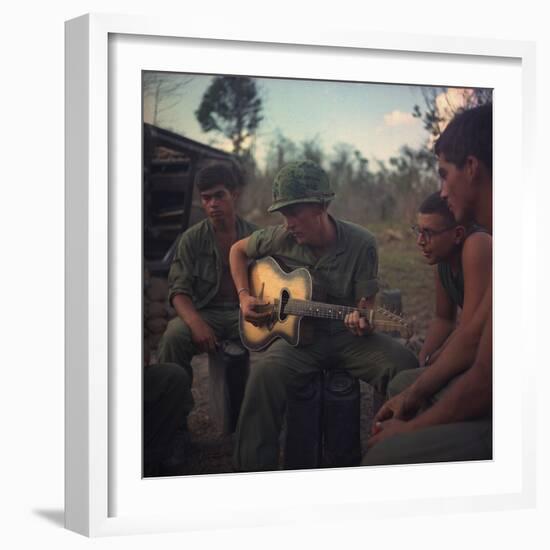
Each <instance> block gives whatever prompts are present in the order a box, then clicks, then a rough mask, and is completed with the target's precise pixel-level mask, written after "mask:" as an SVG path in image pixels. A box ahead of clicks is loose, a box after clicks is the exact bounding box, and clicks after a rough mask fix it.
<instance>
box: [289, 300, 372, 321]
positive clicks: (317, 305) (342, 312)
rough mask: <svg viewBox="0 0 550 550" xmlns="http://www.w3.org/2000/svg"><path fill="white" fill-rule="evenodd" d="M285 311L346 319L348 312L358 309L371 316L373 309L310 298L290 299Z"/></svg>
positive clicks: (361, 313)
mask: <svg viewBox="0 0 550 550" xmlns="http://www.w3.org/2000/svg"><path fill="white" fill-rule="evenodd" d="M284 311H285V313H286V314H288V315H299V316H300V317H318V318H322V319H341V320H344V318H345V316H346V315H347V314H348V313H353V312H354V311H358V312H359V314H360V315H361V316H362V317H369V316H370V314H371V312H372V310H370V309H359V308H356V307H351V306H339V305H334V304H325V303H323V302H312V301H310V300H296V299H290V300H288V302H287V303H286V304H285V306H284Z"/></svg>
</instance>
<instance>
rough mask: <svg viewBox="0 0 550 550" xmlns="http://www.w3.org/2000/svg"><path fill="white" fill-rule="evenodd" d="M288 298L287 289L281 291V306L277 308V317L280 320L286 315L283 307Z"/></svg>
mask: <svg viewBox="0 0 550 550" xmlns="http://www.w3.org/2000/svg"><path fill="white" fill-rule="evenodd" d="M289 299H290V293H289V292H288V290H283V291H281V302H280V303H281V307H280V309H279V319H280V320H281V321H284V320H285V319H286V318H287V317H288V315H287V314H286V313H285V307H286V305H287V303H288V300H289Z"/></svg>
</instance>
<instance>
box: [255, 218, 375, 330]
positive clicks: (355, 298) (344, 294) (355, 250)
mask: <svg viewBox="0 0 550 550" xmlns="http://www.w3.org/2000/svg"><path fill="white" fill-rule="evenodd" d="M330 219H331V220H332V221H333V222H334V223H335V225H336V235H337V238H336V243H335V244H334V246H333V247H332V248H331V249H330V250H329V251H328V252H326V253H325V254H324V255H323V256H321V257H320V258H317V257H316V256H315V254H314V253H313V251H312V249H311V248H310V247H309V246H307V245H303V244H299V243H297V242H296V240H295V239H294V237H293V236H292V234H291V233H290V232H288V231H287V230H286V229H285V228H284V226H282V225H278V226H272V227H266V228H264V229H259V230H258V231H255V232H254V233H252V235H251V236H250V239H249V241H248V247H247V250H246V253H247V256H248V257H249V258H253V259H257V258H262V257H264V256H273V257H274V258H275V259H276V260H278V261H279V262H280V263H281V264H282V265H283V267H286V268H287V269H289V270H294V269H296V268H298V267H305V268H307V269H308V271H309V272H310V273H311V276H312V278H313V283H314V286H316V287H318V288H319V289H320V290H321V292H322V293H323V294H325V296H324V301H325V302H327V303H330V304H339V305H346V306H356V305H357V302H359V300H360V299H361V298H362V297H363V296H364V297H365V298H368V297H369V296H373V295H374V294H376V293H377V292H378V279H377V277H378V248H377V245H376V240H375V238H374V236H373V235H372V233H370V232H369V231H367V230H366V229H365V228H364V227H361V226H359V225H356V224H354V223H351V222H347V221H342V220H336V219H334V218H332V216H331V217H330ZM340 323H341V321H340Z"/></svg>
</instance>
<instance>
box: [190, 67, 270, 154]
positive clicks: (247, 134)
mask: <svg viewBox="0 0 550 550" xmlns="http://www.w3.org/2000/svg"><path fill="white" fill-rule="evenodd" d="M261 112H262V99H261V97H260V95H259V92H258V88H257V86H256V83H255V81H254V79H252V78H249V77H243V76H217V77H215V78H214V79H213V80H212V83H211V84H210V86H209V87H208V88H207V90H206V91H205V93H204V95H203V97H202V100H201V103H200V106H199V108H198V109H197V110H196V111H195V116H196V117H197V120H198V121H199V123H200V125H201V127H202V129H203V130H204V131H205V132H210V131H216V132H220V133H222V134H223V135H224V136H225V137H227V138H228V139H230V140H231V142H232V144H233V152H234V153H235V154H236V155H241V154H242V152H243V150H244V149H245V142H246V140H248V139H250V138H252V137H253V136H254V134H255V132H256V130H257V128H258V126H259V124H260V122H261V121H262V115H261Z"/></svg>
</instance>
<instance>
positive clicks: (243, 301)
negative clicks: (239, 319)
mask: <svg viewBox="0 0 550 550" xmlns="http://www.w3.org/2000/svg"><path fill="white" fill-rule="evenodd" d="M239 301H240V305H239V307H240V308H241V312H242V315H243V317H244V319H245V320H246V321H248V322H249V323H252V324H253V325H255V326H258V325H261V324H263V323H266V322H267V321H268V320H269V318H270V317H271V311H263V312H259V311H257V308H258V306H266V305H268V302H264V301H263V300H260V299H259V298H256V297H255V296H251V295H250V294H249V293H248V292H241V293H240V294H239Z"/></svg>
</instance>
